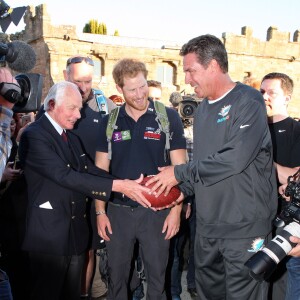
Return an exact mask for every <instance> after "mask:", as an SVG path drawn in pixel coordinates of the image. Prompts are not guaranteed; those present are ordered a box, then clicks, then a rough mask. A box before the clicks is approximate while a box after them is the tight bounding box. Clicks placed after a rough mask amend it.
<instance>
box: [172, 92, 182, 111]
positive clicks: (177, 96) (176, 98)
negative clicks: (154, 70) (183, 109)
mask: <svg viewBox="0 0 300 300" xmlns="http://www.w3.org/2000/svg"><path fill="white" fill-rule="evenodd" d="M182 100H183V98H182V96H181V94H180V93H179V92H173V93H171V95H170V98H169V101H170V102H171V104H172V105H173V106H174V107H177V106H178V105H179V102H181V101H182Z"/></svg>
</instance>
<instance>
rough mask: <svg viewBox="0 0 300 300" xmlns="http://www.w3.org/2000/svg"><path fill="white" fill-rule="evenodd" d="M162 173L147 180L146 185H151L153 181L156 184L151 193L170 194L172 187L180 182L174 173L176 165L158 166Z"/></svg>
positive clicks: (157, 194)
mask: <svg viewBox="0 0 300 300" xmlns="http://www.w3.org/2000/svg"><path fill="white" fill-rule="evenodd" d="M158 170H159V171H160V173H158V174H157V175H155V176H153V177H152V178H151V179H150V180H148V181H147V183H146V186H148V185H150V184H151V183H154V182H155V184H154V185H153V187H152V188H151V190H150V193H152V194H155V195H156V197H158V196H159V195H160V194H162V193H164V194H165V195H168V194H169V192H170V190H171V188H172V187H173V186H175V185H177V184H178V181H177V180H176V178H175V175H174V166H167V167H162V168H158Z"/></svg>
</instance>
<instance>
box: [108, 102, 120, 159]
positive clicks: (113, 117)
mask: <svg viewBox="0 0 300 300" xmlns="http://www.w3.org/2000/svg"><path fill="white" fill-rule="evenodd" d="M119 110H120V106H117V107H116V108H114V109H113V110H112V111H111V112H110V114H109V117H108V122H107V126H106V138H107V142H108V159H109V160H111V156H112V150H111V139H112V135H113V132H114V130H115V129H116V128H117V127H116V122H117V119H118V115H119Z"/></svg>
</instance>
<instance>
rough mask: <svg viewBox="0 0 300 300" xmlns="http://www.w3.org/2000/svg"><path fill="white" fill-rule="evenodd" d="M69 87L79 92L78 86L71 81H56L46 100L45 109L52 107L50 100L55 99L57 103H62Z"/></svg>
mask: <svg viewBox="0 0 300 300" xmlns="http://www.w3.org/2000/svg"><path fill="white" fill-rule="evenodd" d="M69 89H73V90H76V91H78V93H79V94H80V92H79V89H78V86H77V85H76V84H75V83H73V82H69V81H60V82H58V83H55V84H54V85H53V86H52V87H51V88H50V90H49V92H48V95H47V96H46V98H45V100H44V109H45V111H48V110H49V109H50V107H49V101H50V100H53V101H54V102H55V103H56V104H57V105H60V104H61V103H62V101H63V99H64V96H65V94H66V92H67V91H68V90H69Z"/></svg>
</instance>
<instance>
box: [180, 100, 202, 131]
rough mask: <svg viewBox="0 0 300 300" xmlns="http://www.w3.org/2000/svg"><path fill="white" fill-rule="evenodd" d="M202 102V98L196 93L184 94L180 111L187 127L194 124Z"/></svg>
mask: <svg viewBox="0 0 300 300" xmlns="http://www.w3.org/2000/svg"><path fill="white" fill-rule="evenodd" d="M200 102H201V99H199V98H197V97H196V96H194V95H185V96H182V100H181V101H180V102H179V105H178V112H179V115H180V117H181V119H182V122H183V125H184V126H185V127H186V126H191V125H193V118H194V115H195V112H196V109H197V107H198V105H199V103H200Z"/></svg>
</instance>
